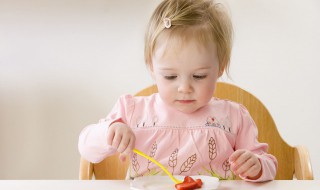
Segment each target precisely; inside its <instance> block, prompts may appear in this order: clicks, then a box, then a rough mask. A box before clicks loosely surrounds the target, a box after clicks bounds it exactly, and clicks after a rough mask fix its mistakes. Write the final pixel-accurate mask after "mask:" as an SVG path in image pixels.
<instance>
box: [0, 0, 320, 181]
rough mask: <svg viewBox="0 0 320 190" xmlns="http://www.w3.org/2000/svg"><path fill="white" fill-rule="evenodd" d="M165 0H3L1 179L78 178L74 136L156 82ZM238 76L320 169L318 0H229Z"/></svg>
mask: <svg viewBox="0 0 320 190" xmlns="http://www.w3.org/2000/svg"><path fill="white" fill-rule="evenodd" d="M158 2H160V0H156V1H150V0H138V1H132V0H90V1H89V0H87V1H85V0H56V1H50V0H43V1H36V0H12V1H9V0H7V1H6V0H0V168H1V169H0V179H77V177H78V163H79V154H78V151H77V140H78V139H77V138H78V135H79V133H80V131H81V129H82V128H83V127H84V126H86V125H88V124H90V123H95V122H97V121H98V119H100V118H103V117H104V116H105V115H106V114H107V112H108V110H109V109H111V107H112V106H113V103H114V102H115V100H116V99H117V97H118V96H119V95H121V94H123V93H135V92H137V91H138V90H140V89H141V88H143V87H145V86H147V85H150V84H152V80H151V79H150V77H149V75H148V72H147V71H146V68H145V66H144V62H143V37H144V30H145V27H146V23H147V20H148V18H149V17H150V15H151V13H152V10H153V9H154V7H155V6H156V5H157V4H158ZM227 2H228V4H229V7H230V9H231V12H232V18H233V20H234V27H235V33H236V34H235V43H234V51H233V57H232V63H231V64H232V65H231V76H232V80H230V79H227V78H226V77H224V79H223V80H224V81H229V82H232V83H235V84H237V85H239V86H241V87H243V88H244V89H247V90H249V91H250V92H252V93H253V94H255V95H256V96H257V97H259V98H260V99H261V100H262V101H263V102H264V103H265V105H266V106H267V107H268V109H269V111H270V112H271V114H272V115H273V116H274V120H275V122H276V123H277V124H278V127H279V131H280V133H281V134H282V136H283V138H285V139H286V140H287V142H288V143H289V144H291V145H297V144H304V145H306V146H307V147H308V149H309V151H310V155H311V159H312V164H313V169H314V174H315V178H316V179H320V164H319V160H320V151H319V148H317V147H318V145H317V142H318V141H317V138H318V135H319V134H320V133H319V132H320V128H319V127H318V126H317V123H318V120H317V119H318V118H319V116H320V111H319V110H318V109H317V108H319V107H320V100H319V98H318V97H320V88H319V85H318V83H319V82H320V75H317V71H318V70H319V68H320V66H319V64H320V57H319V55H318V54H319V53H318V51H319V49H320V25H319V19H320V11H319V10H320V2H319V1H317V0H306V1H298V0H293V1H292V0H291V1H289V0H282V1H277V0H269V1H254V0H241V1H237V0H227Z"/></svg>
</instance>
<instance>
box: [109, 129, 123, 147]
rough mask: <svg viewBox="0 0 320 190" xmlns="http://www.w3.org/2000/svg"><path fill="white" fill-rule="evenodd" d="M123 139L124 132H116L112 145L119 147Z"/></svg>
mask: <svg viewBox="0 0 320 190" xmlns="http://www.w3.org/2000/svg"><path fill="white" fill-rule="evenodd" d="M121 140H122V133H119V132H115V135H114V137H113V140H112V144H111V146H112V147H113V148H115V149H118V147H119V145H120V143H121Z"/></svg>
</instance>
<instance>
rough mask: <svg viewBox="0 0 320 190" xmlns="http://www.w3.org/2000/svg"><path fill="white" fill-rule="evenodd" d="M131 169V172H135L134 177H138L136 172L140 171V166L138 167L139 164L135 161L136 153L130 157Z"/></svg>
mask: <svg viewBox="0 0 320 190" xmlns="http://www.w3.org/2000/svg"><path fill="white" fill-rule="evenodd" d="M132 167H133V170H134V171H135V172H136V176H138V175H139V173H138V171H139V169H140V165H139V162H138V159H137V153H134V154H133V156H132Z"/></svg>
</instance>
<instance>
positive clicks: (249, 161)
mask: <svg viewBox="0 0 320 190" xmlns="http://www.w3.org/2000/svg"><path fill="white" fill-rule="evenodd" d="M247 155H248V154H246V153H245V154H243V155H242V156H241V157H240V158H239V159H238V160H239V162H238V160H237V161H236V162H237V163H236V166H235V168H234V172H235V173H236V174H243V173H245V172H246V171H247V170H248V169H250V168H251V167H252V166H254V165H255V164H256V162H255V160H254V159H253V158H252V157H247Z"/></svg>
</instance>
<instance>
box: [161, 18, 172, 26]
mask: <svg viewBox="0 0 320 190" xmlns="http://www.w3.org/2000/svg"><path fill="white" fill-rule="evenodd" d="M163 23H164V27H165V28H170V27H171V19H170V18H164V19H163Z"/></svg>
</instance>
